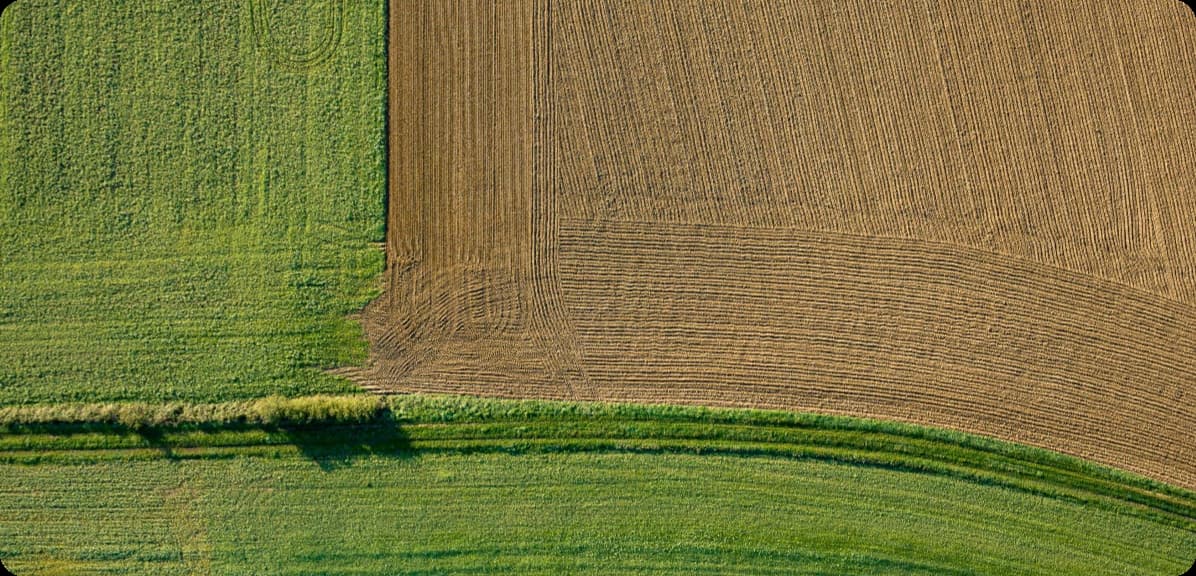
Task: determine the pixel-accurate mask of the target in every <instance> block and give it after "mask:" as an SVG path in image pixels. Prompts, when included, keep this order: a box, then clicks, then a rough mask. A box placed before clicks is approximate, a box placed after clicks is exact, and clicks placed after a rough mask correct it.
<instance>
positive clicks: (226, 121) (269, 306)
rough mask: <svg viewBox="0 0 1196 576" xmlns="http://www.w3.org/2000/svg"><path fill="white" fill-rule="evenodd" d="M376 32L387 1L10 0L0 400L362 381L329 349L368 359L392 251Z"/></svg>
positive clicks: (290, 391) (1, 50)
mask: <svg viewBox="0 0 1196 576" xmlns="http://www.w3.org/2000/svg"><path fill="white" fill-rule="evenodd" d="M305 4H307V5H310V9H307V10H304V9H301V8H303V6H304V5H305ZM336 6H343V10H341V11H340V12H338V11H336V10H333V9H332V8H334V7H336ZM384 34H385V6H384V3H383V2H358V1H345V2H336V1H325V2H314V3H291V2H282V3H279V2H273V1H267V0H244V1H220V2H174V1H170V2H168V1H165V0H152V1H141V0H139V1H132V0H128V1H126V0H105V1H104V2H98V3H97V2H81V1H66V0H20V1H19V2H17V3H16V4H14V5H13V6H12V7H10V8H8V9H7V10H5V11H4V14H3V17H2V19H0V404H13V403H46V402H58V401H85V400H86V401H101V400H122V399H123V400H131V399H139V400H172V399H184V400H217V399H227V398H238V397H252V396H263V395H267V394H285V395H295V394H301V393H314V392H329V391H349V390H352V387H351V386H350V385H349V384H347V383H346V382H344V381H342V380H340V379H338V378H333V377H331V376H328V375H326V374H324V373H323V372H322V370H321V369H322V368H327V367H333V366H338V365H344V364H352V363H360V362H361V361H363V360H364V357H365V350H366V348H365V343H364V341H363V339H362V336H361V328H360V326H359V325H357V324H356V323H354V322H351V321H349V320H348V319H346V316H347V315H348V314H350V313H352V312H355V311H358V310H360V309H361V307H362V306H363V305H364V304H365V303H366V302H367V301H368V300H369V299H370V298H371V297H372V295H373V294H375V293H376V291H377V289H378V285H377V278H378V277H379V275H380V273H381V271H382V266H383V255H382V253H381V251H380V250H378V249H377V248H375V247H374V246H372V245H371V243H372V242H377V241H381V240H382V236H383V225H384V224H383V223H384V219H383V209H384V208H383V198H384V187H385V147H384V134H385V118H384V113H385V82H386V80H385V60H384V57H385V51H384V42H383V38H384ZM296 54H298V56H296ZM313 55H314V56H313ZM306 56H310V57H307V59H306V60H304V59H303V58H300V57H306Z"/></svg>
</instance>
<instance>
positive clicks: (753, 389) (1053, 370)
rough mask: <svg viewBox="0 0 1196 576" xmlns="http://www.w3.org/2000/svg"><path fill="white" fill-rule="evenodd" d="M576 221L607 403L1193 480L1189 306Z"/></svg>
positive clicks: (579, 318)
mask: <svg viewBox="0 0 1196 576" xmlns="http://www.w3.org/2000/svg"><path fill="white" fill-rule="evenodd" d="M573 224H574V223H573V222H568V224H567V225H566V226H565V227H563V229H562V231H561V243H562V253H561V272H562V281H563V284H564V293H565V295H566V299H567V304H568V310H569V313H570V317H571V318H573V319H574V322H575V323H576V330H577V333H578V335H579V342H580V346H581V349H582V350H583V354H584V356H583V360H584V362H585V365H586V367H587V369H588V372H589V376H590V379H591V381H592V382H593V384H594V386H595V389H597V390H600V391H601V394H602V396H601V397H602V398H605V399H618V400H641V401H642V400H648V401H665V402H677V401H684V402H688V403H698V404H711V403H712V404H721V405H755V406H767V407H782V408H785V407H787V408H797V409H802V410H816V411H821V412H833V413H841V414H858V415H868V416H875V417H883V418H893V419H898V420H904V421H916V422H924V423H930V424H933V425H937V426H945V427H950V428H955V429H963V430H968V431H972V432H979V433H984V434H989V435H993V436H999V437H1002V438H1010V439H1014V440H1017V441H1020V442H1026V443H1030V444H1036V445H1044V444H1046V445H1051V446H1053V447H1055V448H1058V449H1062V450H1065V451H1067V452H1070V453H1073V454H1080V455H1083V456H1085V457H1089V458H1094V459H1097V460H1101V461H1104V462H1108V463H1113V464H1116V465H1118V466H1120V467H1122V468H1128V469H1131V470H1134V471H1136V472H1140V473H1143V474H1148V475H1151V476H1153V477H1156V478H1162V479H1165V480H1167V481H1170V482H1175V483H1178V484H1189V483H1190V482H1191V478H1192V477H1193V476H1196V464H1194V463H1193V462H1192V461H1191V460H1185V457H1186V455H1188V454H1192V453H1196V440H1194V439H1193V437H1192V436H1191V435H1190V434H1188V430H1190V426H1191V414H1193V413H1196V394H1190V393H1189V394H1185V388H1187V387H1188V386H1189V385H1190V383H1191V382H1193V381H1196V366H1194V365H1193V364H1192V362H1191V358H1194V357H1196V330H1194V327H1196V315H1193V314H1192V312H1191V311H1190V310H1188V309H1187V308H1185V307H1182V306H1179V305H1176V304H1174V303H1171V302H1169V301H1167V300H1164V299H1161V298H1159V297H1156V296H1151V295H1149V294H1145V293H1143V292H1140V291H1136V290H1132V289H1129V288H1125V287H1121V286H1118V285H1114V284H1108V283H1102V282H1097V281H1094V280H1093V279H1092V278H1091V277H1088V276H1084V275H1080V274H1075V273H1072V272H1066V271H1061V270H1055V269H1049V268H1045V267H1043V266H1041V265H1030V264H1027V263H1026V262H1025V261H1021V260H1017V259H1012V258H994V257H992V255H991V254H988V253H982V252H976V251H974V250H968V249H962V248H959V247H956V246H951V245H945V244H934V243H926V242H916V241H911V240H886V239H880V238H874V237H858V236H847V235H839V234H825V233H811V232H792V231H786V230H776V231H764V230H759V229H732V228H727V227H722V226H677V225H674V226H665V225H655V226H652V227H646V226H641V225H636V224H630V223H621V224H608V225H604V226H603V227H602V228H601V229H598V230H595V229H593V228H591V227H589V226H583V227H573ZM731 238H734V239H735V242H729V241H728V239H731Z"/></svg>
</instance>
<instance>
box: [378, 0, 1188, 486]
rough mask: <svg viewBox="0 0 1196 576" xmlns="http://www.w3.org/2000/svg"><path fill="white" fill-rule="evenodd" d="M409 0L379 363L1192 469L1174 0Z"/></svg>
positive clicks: (526, 387)
mask: <svg viewBox="0 0 1196 576" xmlns="http://www.w3.org/2000/svg"><path fill="white" fill-rule="evenodd" d="M391 11H392V14H391V18H392V24H391V26H392V28H391V135H390V150H391V152H390V154H391V167H390V169H391V194H390V222H389V238H388V254H389V264H390V268H389V272H388V278H387V282H388V289H387V292H386V294H385V295H384V296H383V297H382V298H381V299H379V300H378V301H377V302H375V303H374V304H372V305H371V306H370V307H369V309H367V311H366V314H365V315H364V319H365V324H366V327H367V333H368V336H369V338H370V340H371V342H372V350H373V357H372V361H371V365H370V367H369V368H368V369H367V370H365V371H363V372H361V373H359V374H357V375H356V378H358V380H359V381H360V382H362V383H363V385H365V386H367V387H369V388H371V389H375V390H383V391H399V392H407V391H421V392H455V393H456V392H459V393H469V394H480V395H491V396H513V397H543V398H571V399H584V400H626V401H648V402H677V403H694V404H713V405H731V406H757V407H775V408H786V409H798V410H813V411H819V412H828V413H838V414H851V415H857V416H872V417H882V418H891V419H896V420H902V421H908V422H916V423H921V424H929V425H934V426H945V427H950V428H955V429H959V430H965V431H969V432H976V433H981V434H986V435H990V436H996V437H1000V438H1004V439H1009V440H1014V441H1019V442H1025V443H1029V444H1034V445H1038V446H1044V447H1048V448H1053V449H1057V450H1061V451H1064V452H1068V453H1072V454H1076V455H1080V456H1084V457H1087V458H1091V459H1093V460H1096V461H1099V462H1103V463H1106V464H1110V465H1114V466H1118V467H1121V468H1124V469H1128V470H1132V471H1135V472H1139V473H1143V474H1146V475H1148V476H1151V477H1154V478H1157V479H1160V480H1164V481H1168V482H1172V483H1175V484H1178V485H1182V486H1186V487H1188V488H1196V434H1194V433H1193V432H1192V430H1196V223H1194V222H1196V138H1194V137H1193V135H1194V134H1196V115H1194V114H1192V111H1191V105H1192V102H1196V18H1194V17H1193V16H1192V14H1191V12H1190V11H1189V10H1187V8H1185V7H1184V6H1183V5H1182V4H1181V3H1180V2H1175V1H1170V0H1166V1H1165V0H1156V1H1151V2H1142V3H1132V4H1131V3H1109V2H1106V1H1104V0H1081V1H1067V2H1064V1H1062V0H1059V1H1053V2H1012V1H1002V2H990V3H970V4H968V5H967V7H966V9H965V8H963V7H962V5H960V4H959V3H958V2H946V1H937V0H925V1H920V2H913V3H905V4H901V5H894V4H891V3H876V2H847V3H836V4H835V5H834V6H828V5H825V4H820V3H812V2H803V1H797V0H793V1H789V0H783V1H778V0H749V1H748V2H742V1H735V2H732V1H730V0H703V1H700V2H699V1H696V0H695V1H688V0H664V1H659V2H626V1H623V0H590V1H585V2H583V1H580V0H577V1H574V0H499V1H497V2H491V1H488V2H464V3H462V2H457V1H455V0H432V1H426V2H418V3H404V2H399V1H398V0H392V9H391Z"/></svg>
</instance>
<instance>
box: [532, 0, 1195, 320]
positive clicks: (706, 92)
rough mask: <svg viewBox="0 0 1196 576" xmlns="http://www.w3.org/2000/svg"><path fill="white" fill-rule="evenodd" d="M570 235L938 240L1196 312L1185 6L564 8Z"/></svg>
mask: <svg viewBox="0 0 1196 576" xmlns="http://www.w3.org/2000/svg"><path fill="white" fill-rule="evenodd" d="M553 14H554V20H553V34H552V37H551V42H552V53H553V54H555V55H557V57H556V58H554V59H553V61H552V66H553V71H552V72H553V77H554V79H555V80H554V83H553V85H552V88H551V92H552V94H553V95H554V97H555V104H554V107H553V109H552V110H553V114H552V115H551V116H549V117H548V119H547V121H549V122H551V123H552V124H553V130H552V133H553V135H554V137H553V139H552V141H551V142H549V143H547V145H553V146H555V147H556V148H557V151H556V158H558V159H559V160H560V161H559V162H557V163H556V165H555V168H556V174H557V175H558V177H557V179H556V181H555V185H554V188H553V189H554V191H555V193H556V194H558V195H559V198H560V200H559V206H560V207H561V214H560V217H561V218H576V219H582V220H630V221H636V222H655V221H667V222H677V223H692V222H704V223H724V224H734V225H745V226H765V227H792V228H800V229H804V230H834V231H840V232H851V233H855V234H864V235H879V236H895V237H909V238H922V239H926V240H937V241H941V242H949V243H954V244H960V245H964V246H971V247H975V248H981V249H984V250H989V251H993V252H998V253H1002V254H1007V255H1011V256H1017V257H1022V258H1026V259H1029V260H1033V261H1036V262H1041V263H1044V264H1052V265H1055V266H1058V267H1061V268H1067V269H1070V270H1075V271H1078V272H1084V273H1087V274H1091V275H1093V276H1096V277H1099V278H1107V279H1110V280H1113V281H1116V282H1120V283H1123V284H1127V285H1130V286H1135V287H1137V288H1141V289H1143V290H1147V291H1151V292H1154V293H1156V294H1159V295H1161V296H1166V297H1169V298H1172V299H1176V300H1179V301H1182V302H1186V303H1188V304H1196V226H1192V225H1191V222H1193V221H1194V220H1196V193H1194V192H1193V190H1192V182H1196V162H1193V159H1194V158H1196V142H1194V141H1193V138H1192V137H1191V135H1192V134H1196V115H1193V114H1191V111H1190V108H1191V105H1190V104H1191V102H1192V101H1193V100H1194V99H1196V88H1194V86H1196V82H1193V80H1192V78H1193V75H1196V69H1193V63H1192V62H1193V61H1192V57H1191V54H1193V53H1196V25H1193V24H1192V14H1191V12H1190V11H1189V10H1187V9H1186V8H1185V7H1184V6H1183V5H1182V4H1181V3H1179V2H1173V1H1165V2H1164V1H1155V2H1142V3H1108V2H1103V1H1100V0H1084V1H1079V2H1061V1H1052V2H1013V1H1007V0H1006V1H1000V2H986V3H984V4H983V5H977V6H973V5H971V4H968V5H963V4H960V3H959V2H950V1H931V0H926V1H918V2H908V3H905V4H903V5H901V6H896V5H893V4H888V3H877V2H849V3H846V4H844V3H838V4H835V5H833V6H832V5H829V4H825V3H818V2H796V1H782V2H766V1H751V2H730V1H724V0H715V1H708V2H692V1H687V0H669V1H664V2H635V3H628V2H623V1H621V0H599V1H597V2H572V1H567V2H557V3H555V4H554V12H553Z"/></svg>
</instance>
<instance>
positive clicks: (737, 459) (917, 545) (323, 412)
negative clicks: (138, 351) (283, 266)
mask: <svg viewBox="0 0 1196 576" xmlns="http://www.w3.org/2000/svg"><path fill="white" fill-rule="evenodd" d="M366 400H372V402H366ZM125 410H126V411H129V412H132V413H145V414H154V413H158V411H155V410H151V409H136V410H135V409H130V408H127V407H126V408H125ZM114 411H115V412H117V413H119V412H120V410H118V409H114ZM168 412H169V411H168ZM95 413H96V412H94V411H92V410H84V409H73V410H72V411H69V413H66V415H65V417H64V418H60V419H58V420H61V421H56V420H55V418H52V417H50V416H51V415H50V414H49V413H48V412H46V411H37V410H36V409H33V408H29V409H26V410H25V411H23V412H22V411H16V412H14V411H11V410H10V411H8V412H5V413H4V421H5V422H6V428H5V433H4V434H2V435H0V440H3V442H0V462H3V463H2V464H0V473H2V474H3V475H4V476H3V477H5V478H6V479H7V480H6V482H5V483H4V484H3V490H4V494H3V497H2V498H0V557H3V558H5V559H6V562H7V563H8V564H10V565H12V566H14V567H19V568H20V569H21V570H18V571H17V573H39V571H40V570H42V569H43V568H51V569H52V568H54V567H56V566H68V567H70V566H73V567H80V568H86V569H88V570H95V571H111V572H120V573H132V574H140V573H144V574H171V573H179V574H183V573H194V572H195V571H200V572H201V573H212V574H248V573H252V574H316V573H318V574H380V575H381V574H417V573H425V574H426V573H494V574H507V573H534V574H554V573H595V574H609V573H625V574H650V573H677V574H695V573H711V574H772V573H776V574H994V575H998V574H999V575H1006V574H1106V573H1107V574H1171V573H1175V574H1178V573H1180V572H1181V571H1182V569H1183V568H1184V567H1185V566H1186V565H1187V563H1188V562H1190V559H1189V557H1190V556H1191V555H1192V553H1193V550H1196V498H1194V497H1193V495H1192V494H1191V493H1188V492H1185V491H1182V490H1178V489H1174V488H1169V487H1166V486H1163V485H1159V484H1157V483H1153V482H1150V481H1148V480H1144V479H1140V478H1136V477H1132V476H1129V475H1126V474H1124V473H1120V472H1116V471H1112V470H1109V469H1105V468H1100V467H1095V466H1093V465H1090V464H1086V463H1083V462H1080V461H1078V460H1075V459H1071V458H1067V457H1064V456H1060V455H1058V454H1052V453H1049V452H1046V451H1041V450H1035V449H1029V448H1024V447H1018V446H1013V445H1009V444H1005V443H1001V442H996V441H992V440H985V439H981V438H976V437H971V436H967V435H962V434H956V433H950V432H941V431H935V430H930V429H925V428H919V427H914V426H904V425H897V424H889V423H882V422H871V421H863V420H855V419H848V418H827V417H821V416H809V415H801V414H787V413H779V412H754V411H743V410H707V409H699V408H672V407H643V406H607V405H594V404H565V403H552V402H512V401H496V400H475V399H468V398H428V397H398V398H389V399H385V400H382V399H367V398H360V397H359V398H352V399H335V398H320V399H297V400H280V399H271V400H262V401H252V402H239V403H232V404H225V405H220V406H209V407H206V408H202V409H200V408H192V411H191V412H187V411H186V410H184V411H183V412H182V413H180V414H179V415H177V416H175V417H174V419H173V420H172V419H171V418H170V417H169V416H167V417H163V418H158V419H157V420H158V421H160V422H162V424H159V425H155V424H150V425H148V426H147V427H143V428H141V429H140V430H141V431H140V432H134V431H133V430H132V429H131V428H129V427H127V426H125V427H122V425H121V424H120V423H119V421H117V422H112V421H110V420H109V419H107V418H106V417H105V418H99V419H95V420H96V422H93V423H92V424H90V425H89V424H86V423H85V422H84V421H83V420H81V419H80V418H78V417H77V416H81V415H88V414H95ZM118 420H119V419H118ZM68 518H69V519H70V521H65V520H64V519H68ZM93 531H103V534H102V535H101V536H98V537H96V538H88V537H87V536H88V534H90V533H91V532H93ZM14 569H16V568H14Z"/></svg>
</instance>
